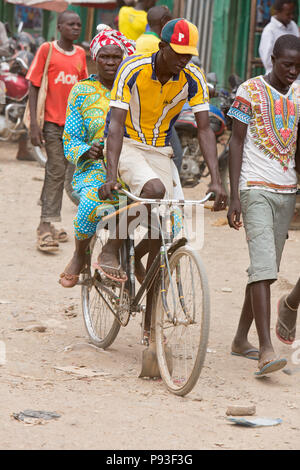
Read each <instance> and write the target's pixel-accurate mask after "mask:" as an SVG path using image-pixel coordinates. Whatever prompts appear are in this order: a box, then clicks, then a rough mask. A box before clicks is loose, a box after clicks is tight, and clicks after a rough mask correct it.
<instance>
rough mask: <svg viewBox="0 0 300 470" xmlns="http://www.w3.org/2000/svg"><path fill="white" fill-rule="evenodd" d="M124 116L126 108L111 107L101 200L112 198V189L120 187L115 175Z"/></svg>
mask: <svg viewBox="0 0 300 470" xmlns="http://www.w3.org/2000/svg"><path fill="white" fill-rule="evenodd" d="M126 116H127V110H126V109H122V108H115V107H112V108H111V116H110V123H109V129H108V136H107V146H106V160H107V174H106V182H105V183H104V184H103V185H102V186H101V188H100V189H99V198H100V199H101V200H105V199H113V195H112V191H113V190H118V189H119V188H120V187H121V185H120V184H119V183H118V182H117V177H118V164H119V158H120V154H121V150H122V145H123V137H124V125H125V120H126Z"/></svg>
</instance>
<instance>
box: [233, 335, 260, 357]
mask: <svg viewBox="0 0 300 470" xmlns="http://www.w3.org/2000/svg"><path fill="white" fill-rule="evenodd" d="M231 351H232V353H234V354H239V355H241V356H244V357H246V358H249V359H258V357H259V351H258V349H257V348H256V347H255V346H253V345H252V344H251V343H249V341H242V342H239V341H238V340H236V339H234V340H233V342H232V345H231Z"/></svg>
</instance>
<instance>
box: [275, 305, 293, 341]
mask: <svg viewBox="0 0 300 470" xmlns="http://www.w3.org/2000/svg"><path fill="white" fill-rule="evenodd" d="M282 301H283V302H284V303H285V305H286V306H287V308H289V306H288V305H287V303H286V301H285V296H283V297H281V298H280V299H279V301H278V304H277V314H278V316H277V322H276V330H275V331H276V336H277V338H278V339H279V341H281V342H282V343H284V344H288V345H289V346H290V345H291V344H293V342H294V341H295V336H296V320H295V325H294V326H293V328H292V329H289V328H288V327H287V326H286V324H285V323H284V322H283V321H282V320H281V319H280V312H279V306H280V302H282ZM289 310H291V309H290V308H289ZM291 311H292V312H293V310H291ZM296 319H297V311H296ZM279 326H281V328H284V329H285V331H287V333H288V336H289V337H290V336H291V335H292V333H294V335H293V337H294V339H293V341H289V340H287V339H284V338H283V337H282V336H280V334H279Z"/></svg>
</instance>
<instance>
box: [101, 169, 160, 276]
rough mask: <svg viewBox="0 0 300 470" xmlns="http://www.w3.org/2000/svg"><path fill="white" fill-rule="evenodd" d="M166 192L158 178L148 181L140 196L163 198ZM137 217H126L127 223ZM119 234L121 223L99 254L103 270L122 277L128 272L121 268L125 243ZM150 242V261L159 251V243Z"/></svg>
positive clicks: (117, 225) (144, 197)
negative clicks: (120, 257) (120, 256)
mask: <svg viewBox="0 0 300 470" xmlns="http://www.w3.org/2000/svg"><path fill="white" fill-rule="evenodd" d="M164 194H165V187H164V185H163V184H162V182H161V181H160V180H159V179H158V178H157V179H152V180H150V181H148V182H147V183H146V184H145V185H144V186H143V189H142V192H141V194H140V197H141V198H143V199H162V198H163V197H164ZM135 218H136V217H134V216H132V217H128V218H127V219H126V221H127V224H128V225H129V224H130V222H131V221H132V220H134V219H135ZM119 234H120V230H119V223H117V224H116V230H115V233H114V234H113V236H112V235H110V238H109V240H108V241H107V243H106V244H105V246H104V247H103V249H102V251H101V253H100V255H99V259H98V262H99V265H100V266H103V270H104V272H105V273H107V274H108V275H110V276H114V277H116V278H117V279H122V278H125V277H126V273H124V272H123V270H122V269H121V268H120V261H119V250H120V248H121V245H122V243H123V239H121V238H120V237H119ZM149 242H150V243H149V245H148V247H149V250H150V251H149V256H148V263H149V262H150V260H151V259H154V258H153V256H154V257H155V256H156V255H154V254H153V253H154V252H155V253H157V243H151V240H149ZM154 242H157V240H154ZM144 248H145V247H144ZM148 263H147V264H148Z"/></svg>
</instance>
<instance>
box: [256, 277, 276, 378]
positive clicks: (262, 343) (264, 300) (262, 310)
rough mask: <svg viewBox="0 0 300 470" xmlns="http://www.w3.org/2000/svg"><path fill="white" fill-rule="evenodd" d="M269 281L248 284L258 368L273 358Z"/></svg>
mask: <svg viewBox="0 0 300 470" xmlns="http://www.w3.org/2000/svg"><path fill="white" fill-rule="evenodd" d="M271 283H272V281H269V280H266V281H258V282H253V283H252V284H250V296H251V305H252V311H253V316H254V320H255V325H256V330H257V334H258V340H259V364H258V367H259V368H260V369H261V368H262V367H263V366H264V365H265V364H267V363H268V362H270V361H273V360H274V359H275V351H274V348H273V346H272V342H271V333H270V319H271V288H270V286H271Z"/></svg>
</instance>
